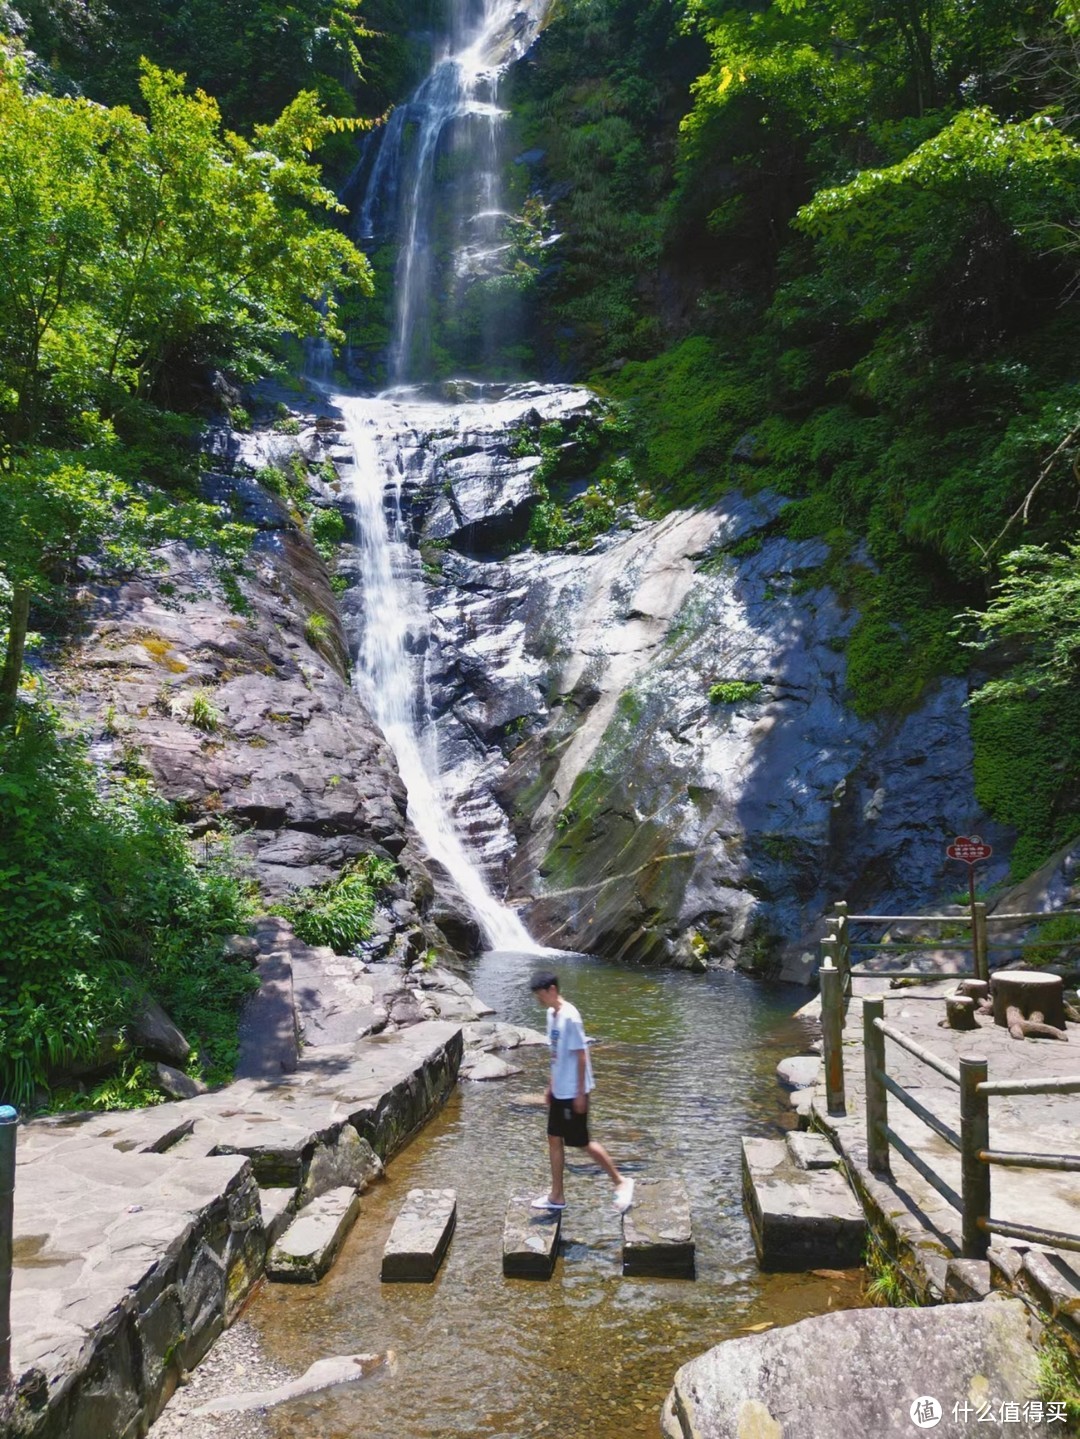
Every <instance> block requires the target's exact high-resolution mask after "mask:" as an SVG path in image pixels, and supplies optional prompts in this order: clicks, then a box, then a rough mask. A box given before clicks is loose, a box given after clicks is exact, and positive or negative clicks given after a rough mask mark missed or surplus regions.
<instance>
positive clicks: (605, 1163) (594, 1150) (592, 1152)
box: [585, 1139, 622, 1185]
mask: <svg viewBox="0 0 1080 1439" xmlns="http://www.w3.org/2000/svg"><path fill="white" fill-rule="evenodd" d="M585 1153H586V1154H587V1155H588V1156H589V1158H590V1159H595V1160H596V1162H597V1164H599V1166H600V1168H601V1169H602V1170H603V1171H604V1173H605V1174H606V1175H607V1177H608V1178H609V1179H610V1180H611V1182H612V1184H616V1185H618V1184H621V1183H622V1175H621V1174H620V1173H619V1171H618V1170H617V1169H616V1168H615V1165H614V1163H613V1162H612V1158H611V1155H610V1154H609V1153H608V1152H607V1150H606V1149H605V1148H604V1146H603V1145H602V1144H597V1142H596V1140H595V1139H594V1140H593V1142H592V1143H591V1144H587V1145H586V1146H585Z"/></svg>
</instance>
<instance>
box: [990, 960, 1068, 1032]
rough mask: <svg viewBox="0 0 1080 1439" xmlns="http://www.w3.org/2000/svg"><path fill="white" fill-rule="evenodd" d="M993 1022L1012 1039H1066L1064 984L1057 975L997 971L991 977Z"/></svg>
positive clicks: (1028, 971) (1013, 970) (1034, 971)
mask: <svg viewBox="0 0 1080 1439" xmlns="http://www.w3.org/2000/svg"><path fill="white" fill-rule="evenodd" d="M990 996H991V999H992V1001H993V1006H994V1023H995V1024H999V1025H1001V1026H1002V1028H1003V1029H1007V1030H1008V1031H1009V1033H1010V1034H1011V1035H1012V1037H1013V1039H1026V1038H1028V1037H1029V1036H1031V1037H1035V1038H1043V1039H1061V1040H1068V1035H1067V1034H1066V1033H1065V985H1064V983H1063V981H1062V979H1061V976H1060V975H1057V974H1042V973H1040V972H1039V971H1036V970H1028V969H1010V970H999V971H998V973H997V974H994V975H992V976H991V978H990Z"/></svg>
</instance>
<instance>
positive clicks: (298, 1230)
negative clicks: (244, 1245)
mask: <svg viewBox="0 0 1080 1439" xmlns="http://www.w3.org/2000/svg"><path fill="white" fill-rule="evenodd" d="M359 1212H360V1197H359V1195H358V1194H357V1192H356V1190H355V1189H351V1188H349V1187H348V1186H347V1185H343V1186H342V1187H341V1188H340V1189H331V1190H329V1191H328V1192H327V1193H326V1194H323V1195H320V1197H319V1198H318V1199H314V1200H312V1202H311V1203H310V1204H308V1205H306V1206H305V1207H304V1208H303V1209H301V1210H300V1212H299V1213H298V1214H297V1216H296V1218H295V1219H294V1220H293V1222H292V1223H291V1224H290V1225H289V1227H288V1229H286V1231H285V1233H284V1234H283V1235H282V1236H281V1238H280V1239H279V1240H278V1242H277V1243H276V1244H275V1245H274V1247H273V1249H272V1250H271V1251H270V1257H269V1258H268V1259H267V1261H266V1273H267V1276H268V1277H269V1278H270V1279H275V1280H277V1281H278V1282H279V1283H281V1282H290V1283H294V1284H315V1283H317V1282H318V1280H320V1279H321V1278H322V1277H323V1275H324V1274H325V1273H326V1272H327V1270H328V1269H329V1268H330V1266H331V1264H333V1262H334V1260H335V1259H336V1258H337V1253H338V1250H339V1249H340V1248H341V1246H342V1244H343V1243H344V1241H345V1236H346V1234H348V1232H349V1230H350V1229H351V1228H352V1227H353V1224H354V1223H355V1222H356V1216H357V1214H358V1213H359Z"/></svg>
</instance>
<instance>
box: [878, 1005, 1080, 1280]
mask: <svg viewBox="0 0 1080 1439" xmlns="http://www.w3.org/2000/svg"><path fill="white" fill-rule="evenodd" d="M862 1008H863V1053H864V1058H865V1064H866V1149H867V1163H868V1165H869V1168H870V1170H871V1172H872V1173H877V1174H889V1173H891V1165H890V1159H889V1151H890V1148H891V1149H895V1150H896V1151H897V1153H898V1154H900V1155H901V1156H902V1157H903V1158H904V1159H906V1160H907V1162H908V1163H909V1164H910V1165H911V1167H912V1168H913V1169H914V1170H915V1171H916V1172H917V1173H918V1174H920V1175H921V1176H922V1178H923V1179H925V1180H926V1182H927V1184H929V1185H930V1186H931V1188H933V1189H935V1190H936V1191H937V1193H938V1194H940V1195H941V1197H942V1198H943V1199H944V1200H945V1201H946V1202H947V1203H948V1204H950V1205H951V1206H952V1208H954V1209H955V1210H957V1211H958V1212H959V1214H960V1246H961V1248H960V1252H961V1256H962V1257H963V1258H964V1259H985V1258H986V1252H987V1250H988V1248H989V1246H990V1236H991V1235H992V1234H1001V1235H1004V1236H1005V1237H1006V1238H1012V1239H1023V1240H1026V1241H1027V1242H1028V1243H1036V1244H1048V1245H1051V1246H1052V1247H1054V1248H1057V1249H1070V1250H1078V1251H1080V1234H1065V1233H1062V1232H1061V1231H1059V1230H1054V1229H1047V1228H1044V1227H1042V1226H1040V1225H1034V1224H1014V1223H1012V1222H1011V1221H1005V1220H1001V1219H995V1218H994V1217H993V1216H992V1214H991V1207H990V1187H991V1186H990V1173H991V1166H992V1165H994V1164H999V1165H1003V1166H1008V1167H1011V1168H1028V1169H1042V1170H1056V1171H1059V1172H1062V1173H1076V1172H1080V1155H1076V1154H1031V1153H1027V1152H1025V1151H1021V1150H997V1149H991V1147H990V1098H991V1096H993V1095H1002V1094H1080V1075H1062V1076H1060V1077H1058V1078H1047V1079H1016V1080H1012V1079H1006V1080H993V1081H992V1080H990V1079H988V1077H987V1061H986V1060H985V1059H982V1058H979V1057H976V1056H973V1055H961V1056H960V1057H959V1060H958V1064H957V1065H956V1066H954V1065H952V1064H949V1063H948V1062H947V1061H946V1060H944V1059H942V1058H941V1057H940V1056H939V1055H936V1054H933V1053H932V1052H931V1051H930V1050H928V1049H926V1048H924V1046H923V1045H921V1044H918V1043H917V1042H916V1041H915V1040H914V1039H912V1038H910V1036H908V1035H906V1034H904V1033H902V1032H901V1031H900V1030H898V1029H896V1028H895V1027H894V1026H893V1025H890V1024H886V1023H885V1001H884V1000H883V999H881V998H875V999H864V1000H863V1004H862ZM886 1039H891V1040H892V1041H893V1043H894V1044H897V1045H899V1047H900V1048H901V1049H903V1050H905V1051H906V1052H907V1053H908V1054H910V1055H913V1056H914V1058H916V1059H917V1060H919V1061H920V1062H921V1063H923V1064H925V1065H928V1066H929V1067H930V1068H931V1069H933V1070H935V1071H936V1072H937V1073H938V1074H940V1075H942V1076H943V1077H944V1078H945V1079H947V1080H949V1082H950V1083H952V1084H955V1085H956V1086H957V1088H958V1089H959V1091H960V1128H959V1131H957V1130H955V1129H953V1128H952V1127H951V1126H950V1125H948V1124H946V1123H945V1121H944V1120H942V1119H941V1118H940V1117H939V1116H938V1115H936V1114H934V1113H932V1112H931V1111H930V1110H929V1109H927V1108H926V1106H925V1105H923V1104H920V1102H919V1101H918V1100H917V1099H915V1098H914V1096H913V1095H911V1094H909V1093H908V1092H907V1090H906V1089H905V1088H904V1087H903V1085H901V1084H898V1083H897V1082H896V1080H895V1079H893V1077H892V1076H891V1075H890V1074H889V1073H888V1071H887V1069H886V1061H885V1040H886ZM889 1095H892V1096H893V1098H894V1099H896V1100H897V1101H898V1102H899V1103H900V1104H902V1105H903V1106H904V1107H905V1108H906V1109H908V1110H909V1111H910V1112H911V1113H912V1114H914V1115H915V1117H916V1118H917V1119H919V1120H920V1121H921V1122H922V1123H923V1124H925V1125H926V1126H927V1128H929V1129H931V1130H932V1131H933V1132H934V1133H935V1134H936V1135H938V1136H939V1138H941V1139H943V1140H944V1141H945V1142H946V1144H948V1145H949V1146H950V1147H951V1148H952V1149H955V1150H956V1151H957V1152H958V1153H959V1155H960V1193H959V1194H958V1193H957V1192H956V1190H955V1189H953V1188H952V1186H951V1185H950V1184H948V1183H947V1182H946V1181H945V1180H944V1179H943V1178H942V1177H941V1175H939V1174H938V1173H937V1172H936V1171H935V1170H934V1169H932V1168H931V1166H930V1165H929V1164H927V1163H926V1161H925V1160H924V1159H923V1158H922V1157H921V1156H920V1155H919V1154H917V1153H916V1152H915V1150H914V1149H912V1148H911V1146H910V1145H909V1144H907V1143H906V1142H905V1141H904V1140H903V1139H901V1137H900V1136H899V1135H898V1134H897V1133H896V1131H895V1130H894V1129H892V1128H891V1127H890V1125H889Z"/></svg>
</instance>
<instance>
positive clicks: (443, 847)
mask: <svg viewBox="0 0 1080 1439" xmlns="http://www.w3.org/2000/svg"><path fill="white" fill-rule="evenodd" d="M549 3H550V0H452V4H451V25H450V30H449V34H448V36H447V38H446V41H445V43H444V45H443V46H442V47H441V48H440V50H439V52H438V54H437V55H436V58H435V62H434V64H433V66H432V69H431V71H430V73H429V74H428V76H427V78H426V79H425V80H424V81H423V83H422V84H421V85H420V86H419V87H418V88H417V90H416V92H415V93H414V94H413V95H412V96H411V97H410V98H409V100H408V101H406V103H405V104H403V105H400V106H399V107H398V108H397V109H396V110H395V111H394V113H393V115H392V116H391V119H390V121H389V123H388V124H387V126H386V128H385V130H384V131H383V132H382V133H381V135H380V136H378V137H374V138H375V140H376V143H377V149H375V150H374V152H373V153H371V152H369V157H368V158H369V160H370V169H369V171H368V180H367V185H366V189H365V192H364V197H363V201H362V203H361V205H360V207H359V210H358V213H357V219H356V227H355V228H356V233H357V235H358V236H359V237H360V239H361V240H362V241H363V240H370V239H372V238H373V237H374V236H375V235H376V233H389V232H391V231H393V232H394V233H395V234H396V238H397V242H398V247H399V248H398V263H397V271H396V278H395V290H394V304H395V312H394V321H393V337H392V341H391V346H390V354H389V374H390V378H391V381H392V382H393V383H395V384H396V385H399V386H400V384H401V382H402V381H404V380H406V379H412V380H421V381H423V380H424V379H427V378H430V373H428V372H426V369H425V367H426V363H427V358H426V357H427V355H428V342H429V340H430V330H431V323H430V316H431V313H432V311H431V305H432V303H433V299H434V297H433V294H432V291H433V290H434V288H435V287H436V286H435V281H436V276H435V272H434V268H433V253H434V250H435V248H436V243H437V240H436V235H435V228H436V219H437V212H438V211H439V205H440V202H439V200H438V197H437V194H436V187H437V173H436V172H437V168H438V163H439V160H440V157H441V156H443V155H446V154H448V153H452V154H453V156H454V162H455V174H456V176H457V177H458V178H457V179H456V180H455V183H454V187H453V202H454V203H453V206H452V207H451V208H452V210H453V214H452V215H451V216H450V222H451V223H450V233H451V248H452V250H453V254H454V268H455V269H457V268H459V265H460V258H459V257H461V256H468V255H469V254H471V253H475V252H476V250H477V248H478V247H479V248H480V249H481V250H483V249H484V248H485V247H487V248H488V249H490V250H492V252H494V248H495V246H496V242H497V240H498V238H499V236H500V235H501V229H500V227H501V226H502V225H503V224H504V222H505V216H504V215H503V212H502V211H501V210H500V208H499V144H498V141H499V127H500V124H501V121H502V118H503V114H504V112H503V111H501V110H500V109H499V107H498V104H497V92H498V82H499V77H500V75H501V74H502V73H503V71H504V70H505V69H506V67H507V66H508V65H509V64H511V63H512V62H513V61H514V60H515V59H517V58H518V57H519V56H520V55H522V54H523V53H524V52H525V50H526V49H527V48H528V46H529V45H530V44H531V43H532V41H533V39H534V38H535V36H536V33H537V31H538V29H539V26H540V23H541V21H542V19H543V17H544V15H545V14H546V12H547V9H548V5H549ZM442 203H443V208H444V209H445V200H444V201H443V202H442ZM442 218H443V219H444V220H445V219H446V217H445V216H443V217H442ZM336 399H337V403H338V404H339V406H340V408H341V411H342V413H343V415H344V417H345V421H346V426H347V435H348V440H349V443H350V445H351V446H352V449H353V452H354V455H355V459H356V480H355V502H356V513H357V520H358V528H359V534H360V557H361V565H360V571H361V578H360V587H361V590H362V601H363V603H362V616H363V620H362V631H361V634H360V636H359V649H358V655H357V664H356V672H355V684H356V687H357V689H358V691H359V692H360V694H361V695H362V696H363V698H364V700H365V703H366V704H367V706H368V708H369V709H370V711H371V713H372V714H373V716H374V717H375V719H376V721H377V722H378V724H379V726H380V728H381V729H382V731H383V733H384V734H385V736H386V738H387V740H388V741H389V743H390V746H391V748H392V749H393V751H394V754H395V755H396V757H397V762H398V767H399V769H400V772H401V776H402V779H403V780H404V781H405V785H406V788H407V789H408V794H409V816H410V818H411V819H412V822H413V824H414V825H415V826H416V829H417V830H418V832H419V834H420V837H421V839H422V840H423V842H424V844H425V845H426V846H427V849H428V851H429V853H430V854H431V856H432V858H433V859H435V860H437V861H438V862H439V863H440V864H441V865H442V866H443V867H444V868H445V869H446V871H447V872H448V873H449V875H450V876H451V878H452V879H453V881H454V883H455V884H456V886H457V888H458V890H459V891H460V893H461V894H462V896H463V897H464V899H465V900H466V902H467V903H468V905H469V907H470V908H471V909H472V911H473V912H474V914H475V916H476V918H477V920H478V921H479V923H480V925H481V927H482V929H483V931H484V937H485V940H486V942H487V943H488V945H489V946H491V947H492V948H494V949H513V950H524V951H526V952H535V953H540V952H542V951H541V950H540V948H539V946H538V945H537V944H536V943H535V942H534V941H533V940H532V939H531V938H530V936H529V934H528V933H527V931H526V929H525V927H524V925H523V924H522V923H521V920H520V919H519V918H518V916H517V915H516V914H515V913H514V912H513V911H512V910H511V909H509V908H507V907H506V906H505V905H503V904H501V903H500V902H499V900H498V899H496V897H495V896H494V894H493V893H492V892H491V889H490V887H489V886H488V884H487V882H486V880H485V877H484V875H483V873H482V871H481V869H480V867H479V864H478V863H477V861H476V859H475V858H474V856H473V855H471V854H470V853H469V851H468V849H467V848H466V845H465V843H464V842H463V840H462V838H461V835H460V834H459V833H458V832H457V830H456V828H455V826H454V822H453V818H452V816H451V814H450V810H449V806H448V803H447V799H446V795H445V794H444V792H443V787H442V784H441V781H440V765H439V754H438V737H437V733H436V729H435V725H434V722H433V717H432V715H431V710H430V705H429V703H428V693H427V688H428V687H427V683H426V675H425V658H424V656H425V651H426V649H427V638H428V629H429V618H428V614H427V608H426V604H425V601H424V592H423V591H424V587H423V583H422V580H421V577H420V572H419V570H420V567H419V561H418V557H417V555H416V553H415V551H414V550H413V549H412V548H411V546H410V545H409V543H408V536H407V534H406V526H405V524H404V523H403V519H402V494H401V491H402V482H403V479H404V475H405V472H406V469H407V459H406V451H409V450H415V447H416V446H417V444H419V443H420V436H422V435H423V434H424V433H430V432H432V431H436V430H439V429H443V430H445V429H447V428H455V427H461V426H462V425H463V424H465V423H466V422H467V416H468V412H469V410H470V408H471V407H468V406H455V405H449V404H443V403H440V402H437V401H432V400H422V399H419V398H414V399H411V400H410V399H409V398H408V394H407V392H406V393H402V391H401V390H400V389H399V390H397V391H395V392H390V393H388V394H386V395H385V396H377V397H373V398H358V397H351V396H346V395H339V396H337V397H336Z"/></svg>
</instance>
